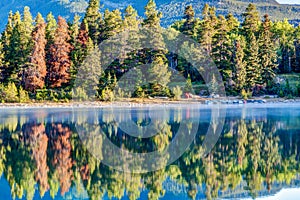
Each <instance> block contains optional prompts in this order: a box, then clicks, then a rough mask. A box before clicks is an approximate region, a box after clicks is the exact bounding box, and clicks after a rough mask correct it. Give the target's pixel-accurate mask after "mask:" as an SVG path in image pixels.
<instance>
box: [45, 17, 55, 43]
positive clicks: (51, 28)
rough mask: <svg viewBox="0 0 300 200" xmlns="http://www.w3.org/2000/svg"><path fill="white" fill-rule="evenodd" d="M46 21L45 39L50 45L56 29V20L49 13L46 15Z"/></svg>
mask: <svg viewBox="0 0 300 200" xmlns="http://www.w3.org/2000/svg"><path fill="white" fill-rule="evenodd" d="M46 21H47V26H46V39H47V41H48V43H51V42H53V40H54V35H55V30H56V28H57V23H56V20H55V18H54V16H53V15H52V13H51V12H50V13H49V14H48V15H47V18H46Z"/></svg>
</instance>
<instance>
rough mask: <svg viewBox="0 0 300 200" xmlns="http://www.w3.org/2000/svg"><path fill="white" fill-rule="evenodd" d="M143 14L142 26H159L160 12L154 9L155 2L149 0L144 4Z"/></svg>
mask: <svg viewBox="0 0 300 200" xmlns="http://www.w3.org/2000/svg"><path fill="white" fill-rule="evenodd" d="M145 16H146V18H145V19H144V21H143V24H142V25H143V26H144V27H147V28H158V27H160V19H161V18H162V13H161V12H159V11H158V10H157V9H156V3H155V1H154V0H149V1H148V3H147V5H146V6H145Z"/></svg>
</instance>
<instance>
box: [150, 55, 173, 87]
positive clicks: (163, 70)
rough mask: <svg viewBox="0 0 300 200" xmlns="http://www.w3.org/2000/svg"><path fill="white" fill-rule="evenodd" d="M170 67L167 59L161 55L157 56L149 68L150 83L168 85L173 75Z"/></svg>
mask: <svg viewBox="0 0 300 200" xmlns="http://www.w3.org/2000/svg"><path fill="white" fill-rule="evenodd" d="M168 68H169V66H168V65H167V64H166V60H163V58H162V57H161V56H156V57H155V58H154V59H153V62H152V63H151V66H150V68H149V83H152V84H153V85H158V84H159V85H161V86H163V87H166V86H167V84H168V83H169V82H170V77H171V72H170V71H169V69H168Z"/></svg>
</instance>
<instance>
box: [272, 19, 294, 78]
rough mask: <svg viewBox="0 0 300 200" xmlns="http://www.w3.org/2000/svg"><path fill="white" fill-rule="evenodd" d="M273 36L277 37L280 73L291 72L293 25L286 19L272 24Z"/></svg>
mask: <svg viewBox="0 0 300 200" xmlns="http://www.w3.org/2000/svg"><path fill="white" fill-rule="evenodd" d="M272 32H273V33H274V38H275V39H276V38H277V45H278V46H279V47H278V50H279V54H278V63H279V69H280V71H281V72H282V73H290V72H292V57H293V56H294V53H295V52H294V48H295V46H294V26H293V25H291V24H290V23H289V22H288V20H287V19H285V20H283V21H280V22H276V23H274V25H273V30H272Z"/></svg>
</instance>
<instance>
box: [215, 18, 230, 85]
mask: <svg viewBox="0 0 300 200" xmlns="http://www.w3.org/2000/svg"><path fill="white" fill-rule="evenodd" d="M228 29H229V28H228V26H227V23H226V19H225V17H224V16H222V15H221V16H219V20H218V24H217V25H216V28H215V31H216V34H215V35H214V36H213V43H212V46H213V48H212V57H213V59H214V62H215V64H216V65H217V67H218V68H219V70H220V72H221V74H222V76H223V81H224V82H225V84H226V86H227V87H228V84H230V80H232V69H231V56H232V55H231V54H232V53H231V51H230V50H231V42H230V40H229V36H228Z"/></svg>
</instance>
